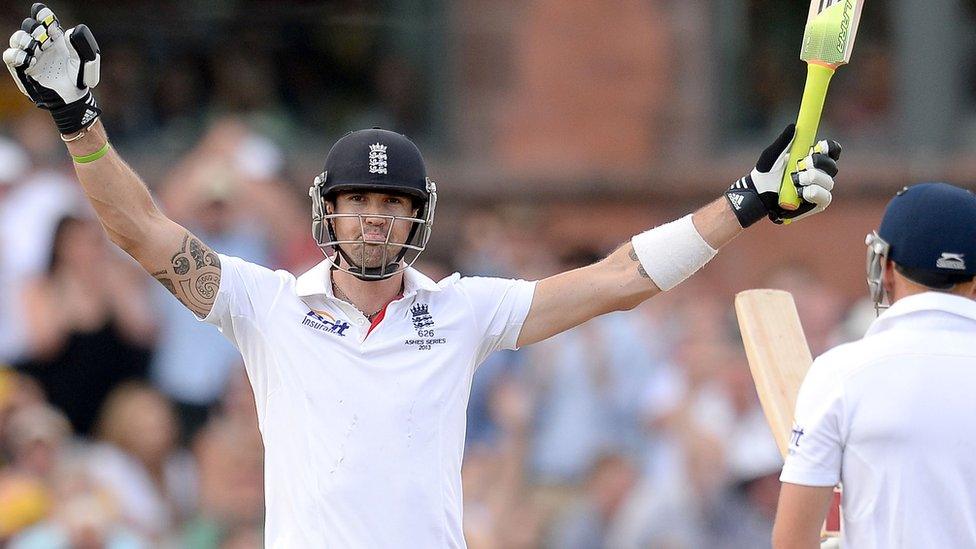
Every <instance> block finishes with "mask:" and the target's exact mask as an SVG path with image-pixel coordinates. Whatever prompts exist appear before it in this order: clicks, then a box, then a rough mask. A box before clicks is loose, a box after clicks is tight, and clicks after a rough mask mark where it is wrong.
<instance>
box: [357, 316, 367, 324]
mask: <svg viewBox="0 0 976 549" xmlns="http://www.w3.org/2000/svg"><path fill="white" fill-rule="evenodd" d="M363 324H366V320H365V319H362V318H357V319H356V325H357V326H362V325H363Z"/></svg>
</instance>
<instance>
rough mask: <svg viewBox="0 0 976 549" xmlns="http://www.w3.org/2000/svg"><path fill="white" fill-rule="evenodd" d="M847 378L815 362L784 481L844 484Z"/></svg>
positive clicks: (800, 402)
mask: <svg viewBox="0 0 976 549" xmlns="http://www.w3.org/2000/svg"><path fill="white" fill-rule="evenodd" d="M842 380H843V377H842V376H840V375H838V372H836V371H835V369H834V368H832V367H830V365H828V364H825V363H822V362H820V359H818V360H817V361H815V362H814V363H813V365H812V366H811V367H810V371H809V372H808V373H807V376H806V378H805V379H804V380H803V384H802V385H801V387H800V393H799V395H798V396H797V400H796V413H795V415H794V420H793V431H792V433H791V436H790V445H789V453H788V455H787V456H786V463H785V465H784V466H783V472H782V474H781V475H780V480H781V481H783V482H789V483H791V484H800V485H803V486H835V485H836V484H838V483H839V482H840V474H841V464H842V460H843V452H844V443H843V441H844V439H845V436H844V430H845V427H844V425H845V423H844V422H845V410H844V391H843V381H842Z"/></svg>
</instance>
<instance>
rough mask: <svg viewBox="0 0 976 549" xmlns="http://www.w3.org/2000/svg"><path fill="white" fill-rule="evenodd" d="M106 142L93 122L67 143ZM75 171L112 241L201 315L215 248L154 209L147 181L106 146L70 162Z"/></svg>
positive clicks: (80, 152) (211, 285)
mask: <svg viewBox="0 0 976 549" xmlns="http://www.w3.org/2000/svg"><path fill="white" fill-rule="evenodd" d="M68 138H69V139H70V137H68ZM107 144H108V137H107V136H106V134H105V129H104V128H103V127H102V124H101V122H95V124H93V125H92V127H91V128H89V129H88V130H87V132H86V133H85V135H83V136H82V137H81V138H80V139H77V140H75V141H69V142H68V143H67V146H68V151H69V152H70V153H71V156H72V157H75V158H78V157H84V156H87V155H91V154H96V153H97V152H98V151H100V150H102V149H103V148H104V147H105V146H106V145H107ZM75 173H76V174H78V181H80V182H81V186H82V188H83V189H84V191H85V195H87V196H88V199H89V201H90V202H91V204H92V206H94V208H95V213H96V214H97V216H98V220H99V222H101V224H102V227H103V228H104V229H105V232H106V233H108V236H109V238H110V239H111V240H112V242H114V243H115V244H116V245H118V246H119V247H120V248H122V249H123V250H125V252H126V253H128V254H129V255H131V256H132V257H133V258H134V259H135V260H136V261H138V262H139V264H140V265H142V268H143V269H145V270H146V272H148V273H149V274H151V275H152V276H153V278H155V279H156V280H158V281H159V283H160V284H162V285H163V286H164V287H166V289H167V290H169V291H170V292H171V293H172V294H173V295H175V296H176V298H177V299H179V300H180V302H181V303H182V304H183V305H185V306H186V308H188V309H190V310H191V311H193V312H194V313H195V314H196V315H197V316H199V317H204V316H206V315H207V313H209V312H210V308H211V307H212V306H213V303H214V299H215V298H216V296H217V287H218V286H219V285H220V259H218V257H217V254H216V253H214V252H213V250H211V249H210V248H209V247H207V245H206V244H204V243H203V242H201V241H200V239H199V238H197V237H195V236H194V235H193V234H192V233H190V231H188V230H186V229H185V228H183V227H182V226H180V225H179V224H177V223H175V222H174V221H172V220H170V219H169V218H167V217H166V216H165V215H163V213H162V212H160V211H159V208H157V207H156V204H155V203H154V202H153V199H152V197H151V196H150V195H149V191H148V190H147V189H146V185H145V184H144V183H143V182H142V180H141V179H140V178H139V176H138V175H137V174H136V173H135V172H134V171H133V170H132V168H130V167H129V165H128V164H126V163H125V161H124V160H122V157H121V156H119V155H118V154H117V153H116V152H115V150H114V149H112V148H111V147H109V149H108V151H107V152H106V153H105V155H104V156H103V157H101V158H100V159H98V160H97V161H93V162H85V163H78V162H75Z"/></svg>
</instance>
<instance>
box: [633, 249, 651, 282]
mask: <svg viewBox="0 0 976 549" xmlns="http://www.w3.org/2000/svg"><path fill="white" fill-rule="evenodd" d="M630 259H631V260H633V261H636V262H637V274H639V275H640V276H641V278H651V277H650V276H649V275H648V274H647V271H645V270H644V266H643V265H641V262H640V259H638V258H637V250H635V249H634V248H631V249H630Z"/></svg>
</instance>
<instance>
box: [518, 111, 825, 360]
mask: <svg viewBox="0 0 976 549" xmlns="http://www.w3.org/2000/svg"><path fill="white" fill-rule="evenodd" d="M793 133H794V128H793V126H792V125H791V126H788V127H787V128H786V129H785V130H784V131H783V133H782V134H780V136H779V137H778V138H777V139H776V141H775V142H773V144H771V145H770V146H769V147H767V148H766V150H765V151H763V153H762V155H761V156H760V158H759V162H757V163H756V168H755V169H753V170H752V172H751V173H750V174H749V175H748V176H746V177H743V178H741V179H739V180H737V181H736V182H735V183H733V184H732V186H731V187H730V188H729V189H728V190H727V191H726V192H725V196H723V197H722V198H719V199H718V200H715V201H713V202H711V203H710V204H708V205H706V206H704V207H703V208H701V209H699V210H698V211H696V212H695V213H694V214H691V215H688V216H686V217H684V218H681V219H679V220H676V221H673V222H671V223H668V224H665V225H662V226H660V227H657V228H655V229H651V230H650V231H647V232H644V233H641V234H639V235H637V236H635V237H634V238H633V239H631V241H630V242H627V243H625V244H623V245H621V246H620V247H618V248H617V249H616V251H614V252H613V253H611V254H610V255H609V256H608V257H607V258H606V259H603V260H602V261H599V262H597V263H594V264H593V265H589V266H587V267H582V268H580V269H575V270H572V271H568V272H565V273H560V274H558V275H555V276H552V277H549V278H546V279H544V280H541V281H540V282H539V284H538V285H537V286H536V290H535V295H534V296H533V298H532V306H531V307H530V309H529V314H528V316H527V317H526V319H525V323H524V324H523V326H522V331H521V332H520V334H519V339H518V345H519V346H522V345H529V344H531V343H535V342H537V341H541V340H543V339H546V338H548V337H551V336H553V335H555V334H558V333H560V332H563V331H565V330H568V329H570V328H572V327H574V326H578V325H579V324H582V323H583V322H586V321H587V320H590V319H591V318H593V317H595V316H598V315H601V314H604V313H609V312H612V311H621V310H627V309H632V308H634V307H636V306H637V305H639V304H640V303H643V302H644V301H646V300H647V299H649V298H651V297H652V296H654V295H656V294H657V293H659V292H661V291H666V290H669V289H671V288H673V287H674V286H676V285H677V284H679V283H680V282H682V281H683V280H685V279H686V278H688V277H689V276H691V275H692V274H694V273H695V272H696V271H697V270H698V269H700V268H701V267H702V266H704V265H705V263H707V262H708V261H709V260H710V259H711V258H712V257H714V255H715V253H716V252H717V251H718V249H719V248H721V247H722V246H724V245H725V244H726V243H728V242H730V241H731V240H732V239H733V238H735V237H736V235H738V234H739V233H740V232H742V230H743V229H745V228H746V227H749V226H750V225H752V224H753V223H755V222H757V221H759V220H760V219H762V218H763V217H769V218H770V220H772V221H773V222H774V223H778V224H782V223H784V221H787V220H789V221H795V220H798V219H800V218H803V217H807V216H809V215H813V214H815V213H818V212H820V211H823V209H824V208H826V207H827V206H828V205H829V204H830V200H831V194H830V191H831V190H832V189H833V185H834V181H833V176H834V175H836V173H837V165H836V160H837V159H838V158H839V157H840V145H838V144H837V143H835V142H832V141H821V142H820V143H818V144H817V145H816V146H814V148H813V150H811V152H810V156H808V157H807V158H806V159H805V160H804V161H803V164H804V167H805V169H802V170H800V171H799V172H797V173H796V174H795V175H794V181H795V183H796V185H797V188H798V194H799V195H800V196H801V197H802V198H803V201H802V204H801V205H800V208H799V209H797V210H795V211H786V210H783V209H781V208H780V207H779V204H778V202H779V201H778V190H779V181H780V180H781V179H782V174H783V172H784V170H785V169H786V164H787V157H788V155H789V148H790V145H791V143H792V141H793Z"/></svg>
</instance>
